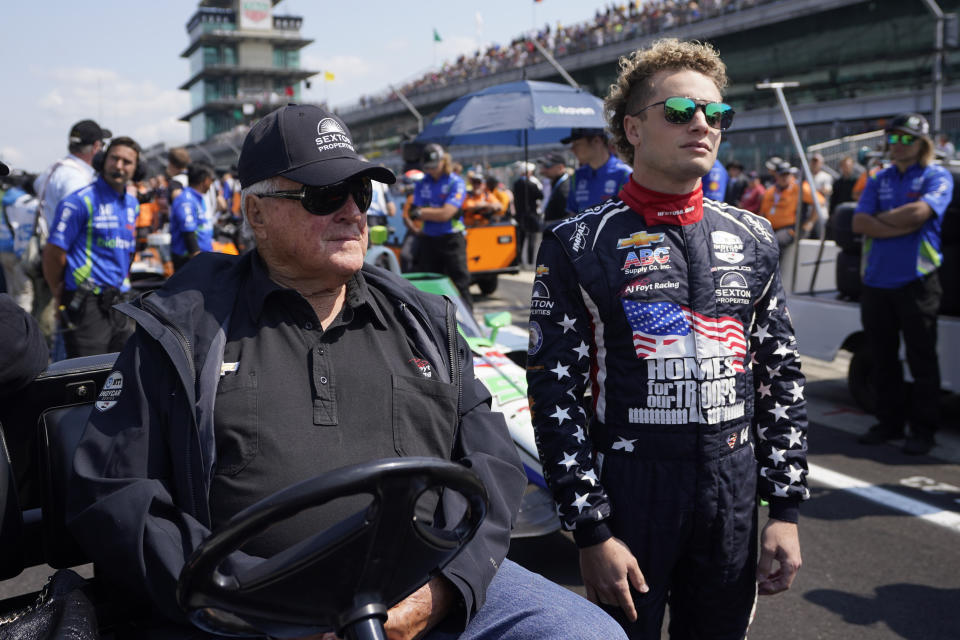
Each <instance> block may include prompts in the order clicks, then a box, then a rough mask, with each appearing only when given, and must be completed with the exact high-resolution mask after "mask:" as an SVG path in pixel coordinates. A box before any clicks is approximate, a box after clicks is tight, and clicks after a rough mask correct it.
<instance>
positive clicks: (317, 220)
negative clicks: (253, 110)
mask: <svg viewBox="0 0 960 640" xmlns="http://www.w3.org/2000/svg"><path fill="white" fill-rule="evenodd" d="M239 178H240V182H241V185H242V187H243V191H242V202H243V211H244V215H245V217H246V220H247V222H248V223H249V225H250V226H251V227H252V229H253V233H254V234H255V236H256V250H254V251H251V252H249V253H247V254H245V255H244V256H240V257H236V256H224V255H221V254H213V253H201V254H199V255H198V256H196V257H195V258H193V259H192V260H190V261H189V262H188V263H187V264H186V266H185V267H184V268H183V269H182V270H181V271H179V272H177V273H176V274H175V275H174V276H173V278H171V279H170V280H169V281H168V282H167V284H166V285H165V286H164V287H163V288H161V289H160V290H158V291H157V292H156V293H155V294H151V295H149V296H147V297H145V298H144V299H142V300H141V301H140V302H139V303H138V304H137V305H131V306H128V307H126V312H127V313H129V314H130V315H131V316H132V317H134V318H135V319H136V320H137V322H138V324H139V328H138V330H137V333H136V335H135V337H134V338H133V339H132V340H131V341H130V342H129V343H128V344H127V346H126V347H125V348H124V350H123V352H122V353H121V354H120V356H119V359H118V361H117V365H116V370H115V372H114V373H113V374H112V375H111V380H114V381H115V383H114V384H113V385H112V387H110V388H109V389H108V392H105V393H108V395H107V396H103V397H102V398H101V403H100V404H98V408H97V410H95V411H93V413H92V415H91V418H90V423H89V425H88V426H87V429H86V432H85V433H84V436H83V440H82V442H81V443H80V445H79V448H78V451H77V455H76V458H75V460H74V478H73V481H72V482H71V489H72V492H71V495H70V497H69V501H70V512H71V516H72V517H71V522H70V525H71V529H72V531H73V533H74V534H75V535H76V537H77V540H78V541H79V542H80V544H81V546H82V547H83V548H84V550H85V551H86V552H87V553H88V554H89V555H90V556H91V557H92V558H93V560H94V562H95V564H96V565H97V570H98V573H99V574H100V575H103V576H104V577H105V578H106V579H107V580H108V581H111V582H113V583H114V584H117V585H119V586H121V587H122V588H123V589H124V590H125V591H127V592H128V593H130V594H132V595H134V596H137V597H139V598H141V599H142V600H143V601H144V602H148V603H150V604H151V605H152V608H153V610H155V611H156V612H158V613H160V614H163V616H164V617H166V618H167V619H168V620H170V621H171V623H172V624H176V623H177V622H181V623H182V622H183V614H182V612H180V611H179V610H178V608H177V606H176V604H175V599H174V592H175V585H176V580H177V576H178V574H179V572H180V570H181V568H182V567H183V565H184V562H185V560H186V558H187V557H189V555H190V554H191V552H192V551H193V550H194V549H195V548H196V547H197V545H198V544H199V543H200V541H201V540H203V539H204V538H206V537H207V536H208V535H209V533H210V531H211V529H215V528H216V527H218V526H220V525H222V524H223V523H224V522H226V521H227V520H228V519H229V518H230V517H231V516H233V515H234V514H235V513H237V512H238V511H240V510H242V509H244V508H245V507H247V506H249V505H251V504H253V503H255V502H257V501H258V500H260V499H262V498H264V497H266V496H268V495H270V494H272V493H274V492H276V491H277V490H279V489H281V488H284V487H286V486H288V485H291V484H294V483H296V482H299V481H302V480H305V479H307V478H311V477H313V476H315V475H317V474H319V473H323V472H324V471H327V470H331V469H333V468H336V467H340V466H343V465H348V464H352V463H358V462H362V461H367V460H372V459H378V458H385V457H393V456H405V455H427V456H435V457H442V458H448V459H453V460H457V461H459V462H461V463H463V464H464V465H466V466H468V467H470V468H471V469H473V470H474V471H475V472H476V473H477V474H478V475H479V476H480V477H481V478H482V480H483V482H484V484H485V485H486V487H487V491H488V493H489V495H490V498H491V500H490V508H489V510H488V514H487V518H486V519H485V521H484V523H483V524H482V525H481V527H480V530H479V531H478V533H477V535H476V536H475V537H474V539H473V540H472V541H471V542H470V543H469V544H468V545H467V547H466V548H465V550H464V551H463V553H461V555H460V556H458V557H457V558H456V559H455V560H454V561H453V562H452V563H451V564H450V565H448V566H447V567H446V568H445V569H444V570H443V572H442V574H440V575H437V576H436V577H435V578H433V579H432V580H430V582H429V583H427V584H426V585H425V586H424V587H422V588H421V589H420V590H419V591H417V592H415V593H414V594H412V595H411V596H409V597H408V598H407V599H405V600H404V601H402V602H401V603H399V604H398V605H396V606H395V607H394V608H393V609H391V610H390V612H389V618H388V620H387V623H386V626H387V629H388V631H389V633H390V637H391V638H413V637H422V636H421V634H422V633H424V632H426V631H428V630H429V629H431V628H433V627H435V626H436V627H437V629H436V633H448V634H451V635H452V636H453V637H458V634H462V635H459V637H462V638H485V637H503V638H514V637H518V638H519V637H530V636H529V635H523V634H530V635H533V634H535V633H539V632H540V630H545V631H543V633H545V636H544V637H555V638H561V637H568V638H597V639H600V638H607V637H616V636H615V635H611V634H614V631H612V630H611V623H612V621H608V620H607V619H606V618H605V616H604V614H603V613H602V612H601V611H600V610H599V609H596V608H594V607H593V606H592V605H590V603H588V602H587V601H586V600H583V599H582V598H579V597H578V596H575V595H573V594H571V593H569V592H566V591H565V590H563V589H561V588H560V587H557V586H556V585H552V584H550V583H548V582H547V581H546V580H544V579H543V578H541V577H539V576H536V575H535V574H531V573H529V572H527V571H525V570H523V569H521V568H520V567H519V566H517V565H516V564H513V563H512V562H510V561H509V560H506V559H505V555H506V551H507V546H508V544H509V537H510V526H511V523H512V521H513V519H514V515H515V513H516V510H517V507H518V505H519V503H520V497H521V494H522V492H523V489H524V486H525V484H526V482H525V478H524V474H523V471H522V470H521V466H520V462H519V459H518V457H517V454H516V452H515V450H514V447H513V445H512V443H511V441H510V438H509V435H508V433H507V430H506V427H505V424H504V421H503V418H502V416H500V415H499V414H495V413H491V411H490V409H489V402H490V396H489V394H488V393H487V391H486V390H485V389H484V387H483V386H482V385H481V384H480V383H479V382H478V381H477V380H476V379H475V378H474V377H473V363H472V358H471V355H470V349H469V348H468V347H467V345H466V343H465V342H464V340H463V338H462V337H460V335H459V334H458V332H457V328H456V319H455V313H456V310H455V307H454V305H453V304H452V303H451V302H450V301H449V300H446V299H444V298H440V297H438V296H432V295H429V294H424V293H421V292H419V291H418V290H416V289H415V288H414V287H412V286H411V285H410V284H409V283H408V282H407V281H405V280H403V279H401V278H399V277H397V276H394V275H393V274H391V273H389V272H387V271H385V270H382V269H379V268H377V267H370V266H365V265H364V262H363V258H364V253H365V251H366V248H367V223H366V216H365V212H366V210H367V208H368V207H369V205H370V199H371V180H377V181H380V182H388V183H392V182H394V180H395V178H394V176H393V174H392V173H391V172H390V171H389V170H387V169H385V168H383V167H379V166H376V165H373V164H370V163H367V162H364V161H362V160H360V159H359V158H358V157H357V154H356V153H355V151H354V146H353V141H352V139H351V137H350V133H349V131H348V129H347V127H346V125H345V124H344V123H343V122H342V121H341V120H340V119H339V118H337V117H336V116H334V115H332V114H330V113H328V112H326V111H324V110H322V109H320V108H319V107H315V106H297V105H290V106H286V107H282V108H280V109H278V110H276V111H274V112H273V113H271V114H268V115H267V116H265V117H264V118H263V119H261V120H260V121H259V122H258V123H257V124H256V125H255V126H254V127H253V128H252V129H251V130H250V133H249V134H248V135H247V138H246V140H245V141H244V145H243V149H242V151H241V154H240V160H239ZM142 363H150V366H142ZM180 452H184V455H179V454H180ZM186 452H190V455H187V454H186ZM172 453H173V454H174V455H171V454H172ZM442 502H443V506H445V507H449V506H450V505H451V504H452V503H448V497H447V496H446V495H445V496H444V497H443V498H442ZM351 507H352V508H351ZM355 508H356V507H355V505H339V506H338V507H337V508H333V509H325V510H323V511H322V512H319V513H316V512H315V511H316V510H314V511H312V512H309V513H308V514H302V515H301V518H300V519H297V520H292V521H287V522H286V523H278V524H277V525H275V526H273V527H272V528H271V529H270V530H269V532H267V533H266V534H265V535H262V536H260V537H258V538H255V539H253V540H251V541H250V542H249V543H248V544H247V545H245V546H244V547H243V548H242V549H241V550H240V551H239V552H237V553H236V554H234V555H233V556H231V557H230V559H229V560H230V563H229V564H230V565H231V566H233V567H238V566H241V567H242V566H249V565H250V564H252V563H256V562H257V561H258V560H257V558H266V557H272V556H274V555H275V554H276V553H278V552H280V551H281V550H283V549H286V548H288V547H290V546H292V545H294V544H296V543H297V542H298V541H300V540H302V539H303V538H306V537H308V536H309V535H311V534H313V533H315V532H317V531H321V530H324V529H326V528H328V527H329V526H331V525H333V524H334V523H336V522H338V521H339V520H341V519H342V518H343V517H346V516H348V515H350V514H351V513H352V512H353V511H354V510H355ZM104 539H109V540H111V544H110V545H104V544H103V540H104ZM318 579H323V577H318ZM506 621H509V622H506ZM612 626H613V627H614V630H615V625H612ZM451 635H446V636H442V637H451ZM191 637H192V636H191ZM428 637H434V636H433V635H432V634H431V636H428Z"/></svg>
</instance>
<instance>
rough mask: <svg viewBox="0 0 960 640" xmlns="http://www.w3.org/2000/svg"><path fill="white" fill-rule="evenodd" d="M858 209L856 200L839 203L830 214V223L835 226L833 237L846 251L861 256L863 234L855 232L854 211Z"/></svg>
mask: <svg viewBox="0 0 960 640" xmlns="http://www.w3.org/2000/svg"><path fill="white" fill-rule="evenodd" d="M856 209H857V203H856V202H844V203H842V204H838V205H837V208H836V209H834V210H833V213H832V214H830V225H831V226H832V227H833V237H834V239H835V241H836V243H837V245H838V246H839V247H840V248H841V249H843V251H844V253H849V254H850V255H855V256H859V255H860V252H861V250H862V249H863V236H862V235H860V234H859V233H854V232H853V228H852V225H853V213H854V211H856Z"/></svg>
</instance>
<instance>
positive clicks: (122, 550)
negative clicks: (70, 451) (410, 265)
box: [68, 253, 526, 622]
mask: <svg viewBox="0 0 960 640" xmlns="http://www.w3.org/2000/svg"><path fill="white" fill-rule="evenodd" d="M251 256H252V253H251V254H247V255H245V256H242V257H239V258H237V257H233V256H225V255H220V254H214V253H203V254H200V255H198V256H197V257H196V258H195V259H193V260H191V261H190V262H189V263H188V265H187V266H186V267H184V268H183V269H182V270H181V271H180V272H178V273H177V274H176V275H175V276H174V277H173V278H172V279H171V280H170V281H168V282H167V284H166V285H165V286H164V287H163V288H161V289H160V290H158V291H156V292H155V293H152V294H147V295H145V296H143V297H142V298H140V299H139V300H138V301H136V303H134V304H128V305H122V306H121V307H120V308H121V310H122V311H123V312H124V313H126V314H128V315H129V316H131V317H132V318H134V319H135V320H136V321H137V324H138V327H137V332H136V334H135V336H134V337H133V338H132V339H131V340H130V341H129V342H128V343H127V345H126V346H125V347H124V349H123V351H122V352H121V353H120V356H119V358H118V359H117V364H116V368H115V369H114V372H113V373H112V374H111V380H113V382H112V384H111V382H110V380H108V383H107V384H106V385H105V390H104V391H103V392H102V393H101V396H100V398H99V399H98V402H97V406H96V409H94V410H93V411H92V412H91V416H90V422H89V423H88V425H87V428H86V431H85V432H84V435H83V438H82V440H81V442H80V445H79V447H78V449H77V453H76V456H75V458H74V470H73V478H72V480H71V483H70V494H69V498H68V500H69V503H68V520H69V526H70V529H71V531H72V532H73V534H74V536H75V537H76V538H77V541H78V542H79V543H80V545H81V547H82V548H83V549H84V551H85V552H86V553H87V554H88V555H89V556H90V557H91V558H92V559H93V561H94V563H95V564H96V566H97V571H98V573H100V574H101V575H103V576H105V577H106V578H107V579H108V580H110V581H111V582H112V583H114V584H115V585H118V586H120V587H121V588H122V589H123V590H125V591H126V592H127V593H129V594H130V595H131V596H133V597H134V598H138V599H145V601H146V602H150V603H151V604H152V605H153V608H154V609H158V610H160V611H161V612H162V613H163V614H164V615H165V616H166V617H167V618H170V619H172V620H175V621H184V620H185V618H184V617H183V614H182V612H181V611H180V610H179V609H178V607H177V605H176V602H175V596H174V590H175V585H176V581H177V577H178V576H179V573H180V570H181V568H182V567H183V565H184V562H185V560H186V558H188V557H189V556H190V554H191V553H192V552H193V550H194V549H195V548H196V547H197V545H198V544H199V543H200V542H201V541H202V540H203V539H204V538H206V537H207V536H208V535H209V533H210V531H209V526H210V509H209V504H208V494H209V489H210V483H211V479H212V476H213V473H214V470H215V468H216V460H215V459H214V458H215V453H216V447H215V443H214V427H213V424H214V422H213V411H214V398H215V395H216V390H217V385H218V382H219V377H220V367H221V364H222V362H223V349H224V345H225V342H226V331H227V325H228V322H229V316H230V313H231V311H232V309H233V305H234V301H235V298H236V296H237V293H238V290H239V287H240V284H241V283H242V282H243V280H244V277H245V275H246V274H247V272H248V271H249V269H250V263H251ZM362 273H363V276H364V278H365V280H366V282H367V285H368V286H371V287H375V288H377V289H379V290H381V291H382V292H384V293H385V294H386V295H387V297H388V298H390V299H391V300H392V301H393V302H394V303H395V304H396V305H397V307H398V309H400V311H401V313H402V316H403V322H404V325H405V327H406V330H407V335H408V337H409V338H410V339H411V340H412V341H413V342H414V343H415V345H416V346H417V349H418V350H419V352H420V353H422V354H424V356H425V357H426V358H427V359H428V360H430V362H431V364H432V366H433V371H434V372H435V375H436V376H439V377H440V379H441V380H442V381H443V382H446V383H449V384H452V385H455V386H458V387H459V388H458V398H459V410H458V411H459V416H456V417H455V416H449V418H450V420H449V424H450V429H451V430H455V431H456V433H455V434H454V435H453V437H452V440H453V442H454V448H453V455H452V456H451V457H452V459H454V460H458V461H461V462H463V463H464V464H465V465H467V466H469V467H470V468H472V469H473V470H474V471H475V472H476V473H477V474H479V476H480V477H481V479H482V480H483V482H484V484H485V485H486V488H487V492H488V494H489V497H490V508H489V510H488V513H487V517H486V520H485V521H484V523H483V524H482V525H481V527H480V530H479V531H478V533H477V534H476V536H475V538H474V539H473V540H472V541H471V542H470V543H469V545H468V546H467V547H466V549H465V550H464V551H463V552H462V553H461V554H460V555H459V556H458V557H457V558H456V559H455V560H454V561H453V562H452V563H451V564H450V565H448V566H447V568H446V569H444V571H443V574H444V575H445V576H446V577H447V578H449V579H450V580H451V581H452V582H453V584H455V585H456V587H457V588H458V589H459V591H460V593H461V594H462V596H463V601H464V603H465V609H466V613H467V616H469V615H472V614H473V613H474V612H475V611H476V610H477V609H479V608H480V607H481V606H482V605H483V602H484V596H485V592H486V588H487V586H488V585H489V584H490V581H491V580H492V579H493V576H494V574H495V573H496V569H497V567H498V566H499V564H500V562H501V561H502V560H503V558H504V557H505V556H506V552H507V547H508V546H509V539H510V528H511V526H512V523H513V520H514V517H515V514H516V512H517V509H518V507H519V504H520V499H521V496H522V492H523V489H524V486H525V484H526V481H525V477H524V474H523V471H522V467H521V464H520V460H519V459H518V457H517V454H516V450H515V448H514V446H513V444H512V442H511V440H510V436H509V433H508V431H507V428H506V424H505V422H504V420H503V417H502V416H501V415H499V414H495V413H492V412H491V411H490V409H489V402H490V396H489V393H488V392H487V391H486V389H485V388H484V387H483V386H482V385H481V384H480V383H479V382H478V381H477V380H475V379H474V377H473V360H472V356H471V354H470V350H469V349H468V348H467V346H466V344H465V342H464V340H463V338H462V337H459V334H458V333H457V330H456V324H455V316H454V313H455V312H454V308H453V305H452V304H451V303H450V302H449V301H447V300H445V299H443V298H441V297H438V296H433V295H430V294H424V293H422V292H420V291H418V290H417V289H416V288H414V287H413V286H412V285H411V284H410V283H408V282H406V281H405V280H403V279H402V278H399V277H397V276H395V275H393V274H391V273H389V272H387V271H385V270H382V269H379V268H371V267H368V266H364V268H363V271H362ZM454 341H455V342H454ZM461 379H462V381H463V384H460V383H461ZM457 418H458V419H457ZM324 462H326V463H327V464H328V465H329V466H328V467H326V468H324V467H322V464H323V463H324ZM320 464H321V467H320V468H318V470H317V472H318V473H322V472H323V471H325V470H328V469H332V468H334V467H336V466H338V465H337V463H336V462H335V461H324V460H320ZM447 499H448V498H447V497H445V501H446V500H447ZM449 500H450V501H455V500H456V498H455V497H450V498H449ZM445 506H449V504H446V505H445ZM107 540H109V541H110V542H109V544H104V541H107ZM229 560H230V562H229V563H228V564H229V566H230V567H232V568H235V569H238V568H241V567H244V566H249V565H250V564H253V563H255V562H257V561H258V560H257V559H255V558H251V557H250V556H247V555H245V554H243V553H240V552H238V553H236V554H234V555H233V556H231V557H230V559H229ZM465 621H466V619H465V620H464V622H465Z"/></svg>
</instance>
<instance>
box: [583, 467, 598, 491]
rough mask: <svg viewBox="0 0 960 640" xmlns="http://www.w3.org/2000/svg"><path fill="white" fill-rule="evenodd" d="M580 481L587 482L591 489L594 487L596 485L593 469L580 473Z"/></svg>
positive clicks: (595, 475)
mask: <svg viewBox="0 0 960 640" xmlns="http://www.w3.org/2000/svg"><path fill="white" fill-rule="evenodd" d="M580 479H581V480H586V481H587V482H589V483H590V486H591V487H594V486H596V484H597V474H596V472H595V471H594V470H593V469H590V471H586V472H584V473H582V474H581V475H580Z"/></svg>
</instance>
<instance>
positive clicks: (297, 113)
mask: <svg viewBox="0 0 960 640" xmlns="http://www.w3.org/2000/svg"><path fill="white" fill-rule="evenodd" d="M361 175H362V176H367V177H369V178H372V179H373V180H376V181H377V182H386V183H387V184H393V183H394V182H396V181H397V177H396V176H395V175H393V172H392V171H390V170H389V169H387V168H386V167H381V166H379V165H375V164H373V163H372V162H367V161H365V160H361V159H360V156H359V155H357V151H356V149H355V148H354V146H353V138H351V137H350V130H349V129H348V128H347V125H346V124H344V122H343V120H341V119H340V118H339V117H337V116H336V115H334V114H332V113H330V112H329V111H327V110H325V109H321V108H320V107H318V106H315V105H312V104H303V105H300V104H290V105H287V106H285V107H280V108H279V109H277V110H275V111H271V112H270V113H268V114H267V115H265V116H264V117H263V118H261V119H260V121H259V122H257V123H256V124H255V125H253V127H252V128H251V129H250V131H249V133H247V137H246V138H245V139H244V141H243V148H242V149H241V150H240V160H239V161H238V162H237V177H238V178H239V179H240V186H241V187H244V188H245V187H249V186H250V185H252V184H254V183H257V182H260V181H261V180H266V179H267V178H272V177H274V176H283V177H285V178H289V179H290V180H293V181H295V182H299V183H301V184H305V185H309V186H314V187H324V186H327V185H330V184H334V183H337V182H342V181H343V180H346V179H347V178H352V177H354V176H361Z"/></svg>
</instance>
